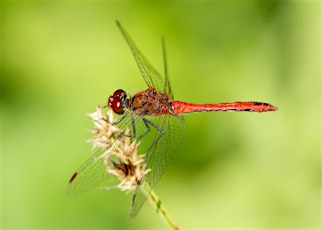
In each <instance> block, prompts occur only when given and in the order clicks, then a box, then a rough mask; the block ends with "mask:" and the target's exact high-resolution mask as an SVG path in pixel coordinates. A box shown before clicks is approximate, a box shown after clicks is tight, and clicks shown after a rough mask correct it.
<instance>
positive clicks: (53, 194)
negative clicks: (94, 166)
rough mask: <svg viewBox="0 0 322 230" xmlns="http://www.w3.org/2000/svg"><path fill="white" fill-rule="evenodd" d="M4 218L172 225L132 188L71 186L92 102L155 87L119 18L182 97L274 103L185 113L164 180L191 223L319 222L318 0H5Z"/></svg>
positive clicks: (94, 225) (75, 225)
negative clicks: (250, 109)
mask: <svg viewBox="0 0 322 230" xmlns="http://www.w3.org/2000/svg"><path fill="white" fill-rule="evenodd" d="M0 8H1V9H0V14H1V20H0V31H1V36H0V53H1V69H0V103H1V104H0V105H1V123H0V125H1V149H0V150H1V228H2V229H49V228H52V229H53V228H55V229H64V228H65V229H80V228H82V229H165V228H166V226H165V225H164V223H163V222H162V221H161V220H159V217H158V215H157V214H156V213H155V212H154V210H153V209H152V208H151V207H149V205H145V206H144V207H143V209H142V210H141V213H140V214H139V215H138V216H137V218H136V219H135V220H134V221H132V220H131V219H130V218H129V207H130V200H131V197H130V196H126V195H125V194H122V193H121V192H120V191H116V190H111V191H99V190H98V189H97V190H93V191H91V192H90V193H88V194H86V195H84V196H82V197H77V198H74V199H68V198H66V196H65V191H64V190H65V185H66V183H67V181H68V179H69V178H70V176H71V175H72V174H73V172H74V170H75V169H77V167H78V166H80V165H81V164H82V163H83V162H84V161H85V160H86V158H88V157H89V156H90V152H91V146H90V145H89V144H87V143H86V140H87V139H88V138H89V137H90V133H89V132H87V129H89V128H91V127H92V124H91V121H90V119H89V118H88V117H86V116H85V113H86V112H92V111H94V110H95V105H96V104H99V105H104V104H105V103H106V101H107V97H108V96H109V95H110V94H112V93H113V92H114V90H115V89H118V88H123V89H124V90H126V91H129V92H130V93H135V92H136V91H138V90H141V89H144V88H145V87H146V86H145V84H144V81H143V80H142V78H141V76H140V74H139V71H138V69H137V67H136V64H135V62H134V60H133V57H132V56H131V54H130V51H129V49H128V47H127V46H126V44H125V42H124V40H123V38H122V37H121V35H120V33H119V31H118V30H117V27H116V25H115V19H118V20H120V21H121V23H122V24H123V25H124V27H125V28H126V29H127V30H128V32H129V33H130V34H131V36H132V37H133V39H134V41H135V42H136V43H137V45H138V47H139V48H140V49H141V50H142V52H143V53H144V54H145V55H146V56H147V57H148V59H149V60H150V62H151V63H152V64H153V65H154V66H155V67H156V68H157V69H159V71H160V72H161V71H162V66H163V65H162V56H161V48H160V47H161V46H160V38H161V36H164V37H165V38H166V41H167V55H168V65H169V72H170V79H171V82H172V87H173V89H174V95H175V97H176V99H180V100H185V101H191V102H200V103H202V102H204V103H210V102H213V103H216V102H224V101H227V102H229V101H242V100H258V101H265V102H269V103H272V104H274V105H277V106H279V108H280V110H279V111H278V112H277V113H265V114H250V113H217V114H213V113H200V114H192V115H187V116H186V117H185V119H186V135H185V137H184V139H183V142H182V144H181V145H180V147H179V149H178V150H177V151H176V153H175V155H174V157H173V159H172V162H171V164H170V166H169V169H168V171H167V173H166V174H165V175H164V177H163V178H162V180H161V182H160V183H159V184H158V186H157V187H156V192H157V193H158V195H159V197H160V198H161V199H162V200H163V202H164V204H165V206H166V207H167V208H168V211H169V212H170V214H171V215H172V217H173V218H174V220H176V222H177V223H178V225H179V226H181V227H182V229H214V228H234V229H239V228H243V229H274V228H275V229H278V228H297V229H308V228H310V229H314V228H316V229H317V228H319V227H321V226H320V225H321V221H320V218H321V52H320V51H321V20H320V17H319V16H320V13H321V12H320V9H321V3H320V2H319V1H277V0H276V1H250V0H249V1H188V2H187V1H156V2H154V3H149V2H148V1H126V0H125V1H120V2H118V1H103V0H101V1H100V0H97V1H86V0H83V1H72V0H68V1H18V0H16V1H3V2H2V4H1V6H0Z"/></svg>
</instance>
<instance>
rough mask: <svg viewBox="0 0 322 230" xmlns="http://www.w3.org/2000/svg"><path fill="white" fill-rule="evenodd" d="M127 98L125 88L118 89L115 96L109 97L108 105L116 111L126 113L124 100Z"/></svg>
mask: <svg viewBox="0 0 322 230" xmlns="http://www.w3.org/2000/svg"><path fill="white" fill-rule="evenodd" d="M125 100H126V93H125V92H124V90H121V89H119V90H116V91H115V92H114V94H113V96H110V97H109V98H108V107H110V108H111V109H112V110H113V111H114V113H116V114H119V115H121V114H123V113H124V102H125Z"/></svg>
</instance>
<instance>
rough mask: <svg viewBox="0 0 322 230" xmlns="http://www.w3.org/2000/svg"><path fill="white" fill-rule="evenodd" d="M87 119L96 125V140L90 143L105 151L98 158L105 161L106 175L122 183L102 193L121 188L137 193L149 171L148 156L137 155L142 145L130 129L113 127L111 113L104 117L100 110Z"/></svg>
mask: <svg viewBox="0 0 322 230" xmlns="http://www.w3.org/2000/svg"><path fill="white" fill-rule="evenodd" d="M88 116H90V117H91V118H92V120H93V123H94V125H95V129H93V130H91V132H92V133H93V134H94V136H93V137H92V138H91V139H90V141H91V142H93V148H97V147H99V148H101V149H102V150H103V151H102V154H101V155H100V156H99V158H103V159H104V164H105V167H106V171H107V172H108V173H109V174H111V175H113V176H115V177H117V178H118V180H120V183H119V184H118V185H117V186H109V187H104V188H102V189H111V188H119V189H120V190H122V191H125V192H130V191H133V190H135V189H136V188H137V187H138V186H140V184H141V183H142V180H143V179H144V175H145V174H147V173H148V172H149V171H150V170H149V169H146V163H145V159H144V157H145V155H144V154H143V155H142V154H141V155H139V154H138V147H139V145H140V143H137V142H136V141H135V140H133V139H131V137H130V130H129V129H126V130H122V129H120V128H119V127H117V126H116V125H115V124H114V122H115V120H114V116H113V112H112V110H108V111H107V112H106V113H105V112H104V111H103V110H102V109H101V107H99V106H97V107H96V112H94V113H91V114H88Z"/></svg>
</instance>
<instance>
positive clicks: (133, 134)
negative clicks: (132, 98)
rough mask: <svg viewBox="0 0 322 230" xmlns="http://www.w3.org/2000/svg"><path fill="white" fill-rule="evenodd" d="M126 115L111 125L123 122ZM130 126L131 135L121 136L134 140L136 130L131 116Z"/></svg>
mask: <svg viewBox="0 0 322 230" xmlns="http://www.w3.org/2000/svg"><path fill="white" fill-rule="evenodd" d="M127 116H128V115H123V116H122V117H121V118H120V119H118V120H116V121H115V122H114V123H113V124H112V125H117V124H119V123H120V122H121V121H123V120H124V119H125V118H126V117H127ZM131 126H132V133H131V134H130V135H126V134H123V135H124V136H126V137H130V138H135V137H136V130H135V124H134V117H133V116H132V115H131Z"/></svg>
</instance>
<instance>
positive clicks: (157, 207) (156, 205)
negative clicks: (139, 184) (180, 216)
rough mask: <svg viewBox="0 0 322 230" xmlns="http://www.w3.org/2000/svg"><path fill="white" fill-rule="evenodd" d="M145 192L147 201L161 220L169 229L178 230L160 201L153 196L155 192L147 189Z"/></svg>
mask: <svg viewBox="0 0 322 230" xmlns="http://www.w3.org/2000/svg"><path fill="white" fill-rule="evenodd" d="M144 187H145V188H146V187H150V186H148V185H147V184H145V186H144ZM146 192H147V196H148V199H149V201H150V203H151V205H152V206H153V207H154V208H155V210H156V212H157V213H159V215H160V216H161V218H162V219H163V220H164V221H165V222H166V223H167V224H168V225H169V226H170V228H171V229H173V230H179V227H178V226H177V225H176V224H175V223H174V221H173V220H172V219H171V217H170V216H169V213H168V212H167V210H166V209H165V208H164V206H163V204H162V202H161V200H160V199H159V197H158V196H157V195H156V194H155V192H154V191H153V190H152V189H147V190H146Z"/></svg>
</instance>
